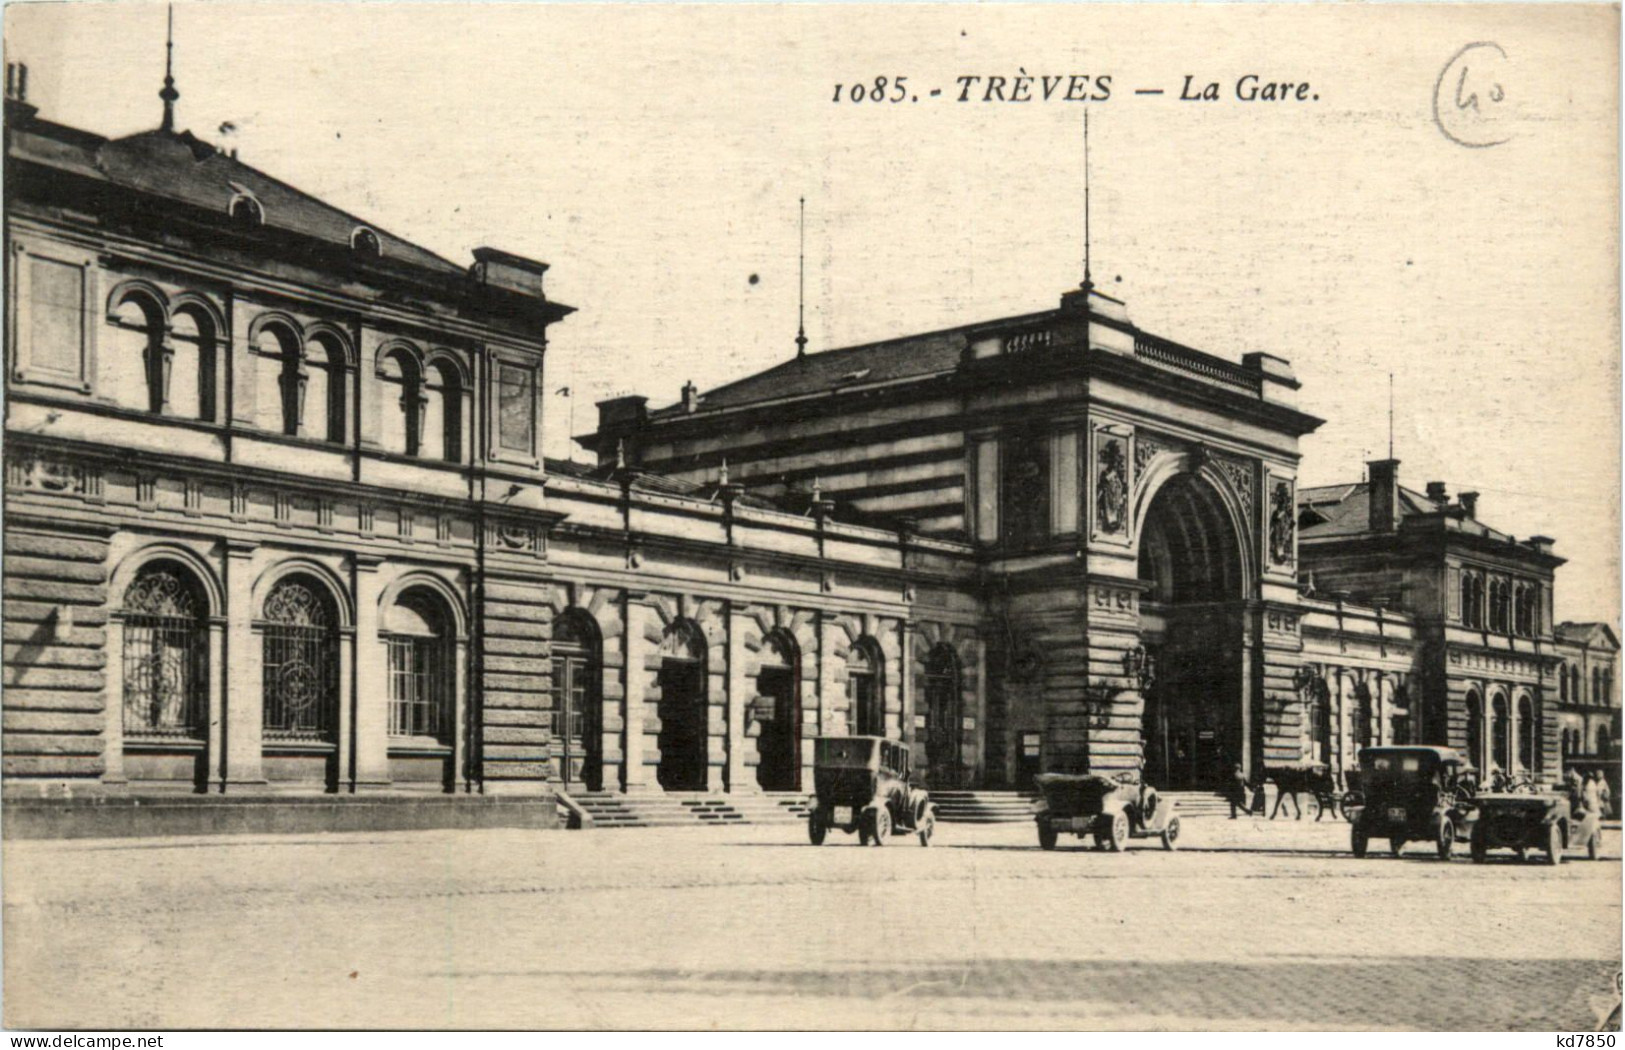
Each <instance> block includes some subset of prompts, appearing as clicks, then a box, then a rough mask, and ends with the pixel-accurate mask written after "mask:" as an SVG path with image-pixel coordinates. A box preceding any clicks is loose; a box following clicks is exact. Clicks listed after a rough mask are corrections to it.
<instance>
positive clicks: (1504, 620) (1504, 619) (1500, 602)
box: [1490, 580, 1511, 634]
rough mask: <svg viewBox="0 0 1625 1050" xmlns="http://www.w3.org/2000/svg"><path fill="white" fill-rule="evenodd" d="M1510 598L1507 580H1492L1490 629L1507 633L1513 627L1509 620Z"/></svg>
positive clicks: (1499, 632)
mask: <svg viewBox="0 0 1625 1050" xmlns="http://www.w3.org/2000/svg"><path fill="white" fill-rule="evenodd" d="M1509 606H1510V599H1509V597H1508V594H1507V582H1506V581H1505V580H1491V581H1490V630H1492V631H1495V632H1497V633H1498V634H1505V633H1507V630H1508V629H1509V628H1510V627H1511V624H1510V623H1509V622H1508V620H1509V617H1508V608H1509Z"/></svg>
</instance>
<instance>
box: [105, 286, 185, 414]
mask: <svg viewBox="0 0 1625 1050" xmlns="http://www.w3.org/2000/svg"><path fill="white" fill-rule="evenodd" d="M108 320H109V323H111V324H112V326H113V332H114V335H113V338H112V339H111V340H110V342H111V343H112V344H113V345H112V346H110V347H108V348H107V350H106V351H105V352H107V353H110V354H111V357H110V358H109V361H108V367H107V369H106V374H107V377H108V379H109V387H110V389H109V390H107V391H106V393H108V394H110V395H111V396H112V397H113V399H114V400H116V401H119V402H121V403H123V404H126V405H130V406H132V407H139V408H142V409H144V410H146V411H148V412H162V411H163V410H164V405H165V403H166V402H167V401H168V391H169V380H170V376H171V375H172V374H173V372H172V369H171V357H170V349H169V347H167V346H166V345H164V310H163V307H162V306H160V305H159V304H158V302H157V300H155V299H153V298H152V297H151V296H150V295H148V294H146V293H145V292H142V291H137V290H131V291H127V292H125V293H124V294H123V295H122V296H121V297H120V298H119V301H118V303H117V304H116V305H115V306H114V307H113V310H112V313H111V315H110V316H109V318H108Z"/></svg>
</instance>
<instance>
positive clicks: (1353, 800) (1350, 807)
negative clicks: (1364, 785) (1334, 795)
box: [1337, 791, 1365, 824]
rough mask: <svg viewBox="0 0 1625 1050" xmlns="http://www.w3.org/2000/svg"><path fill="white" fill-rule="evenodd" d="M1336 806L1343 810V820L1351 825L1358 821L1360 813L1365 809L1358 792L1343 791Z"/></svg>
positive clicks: (1362, 799)
mask: <svg viewBox="0 0 1625 1050" xmlns="http://www.w3.org/2000/svg"><path fill="white" fill-rule="evenodd" d="M1337 804H1338V806H1339V807H1340V808H1341V809H1342V810H1343V819H1344V820H1346V821H1348V822H1349V823H1350V824H1353V823H1354V822H1355V821H1357V820H1359V819H1360V811H1361V810H1363V809H1365V798H1364V796H1362V795H1361V794H1360V793H1359V792H1358V791H1345V792H1344V793H1343V797H1342V798H1340V799H1338V802H1337Z"/></svg>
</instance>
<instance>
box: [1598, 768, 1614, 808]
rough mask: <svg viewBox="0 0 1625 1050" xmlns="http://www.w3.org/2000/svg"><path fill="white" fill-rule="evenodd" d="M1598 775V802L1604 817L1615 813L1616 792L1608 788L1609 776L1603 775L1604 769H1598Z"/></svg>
mask: <svg viewBox="0 0 1625 1050" xmlns="http://www.w3.org/2000/svg"><path fill="white" fill-rule="evenodd" d="M1596 776H1597V804H1598V805H1599V806H1601V807H1602V808H1601V809H1600V810H1599V813H1600V814H1601V815H1602V816H1604V817H1611V816H1613V815H1614V793H1613V792H1612V791H1611V790H1609V788H1608V778H1607V777H1605V776H1603V775H1602V770H1600V769H1599V770H1597V771H1596Z"/></svg>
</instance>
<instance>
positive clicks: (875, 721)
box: [846, 638, 886, 736]
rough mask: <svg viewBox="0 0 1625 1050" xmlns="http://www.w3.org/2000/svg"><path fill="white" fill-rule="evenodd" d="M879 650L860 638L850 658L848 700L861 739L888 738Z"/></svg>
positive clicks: (847, 667) (854, 730) (847, 685)
mask: <svg viewBox="0 0 1625 1050" xmlns="http://www.w3.org/2000/svg"><path fill="white" fill-rule="evenodd" d="M877 650H878V647H877V646H875V645H874V643H873V642H871V641H870V640H869V639H867V638H860V639H859V640H858V641H857V642H855V643H854V644H853V646H852V649H851V651H850V652H849V653H848V654H847V658H846V697H847V704H848V709H849V715H848V717H850V718H851V719H852V731H853V732H854V733H855V734H857V735H858V736H885V735H886V716H885V711H884V709H883V708H882V707H881V700H880V698H881V696H882V693H881V685H880V659H879V657H878V655H877Z"/></svg>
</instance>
